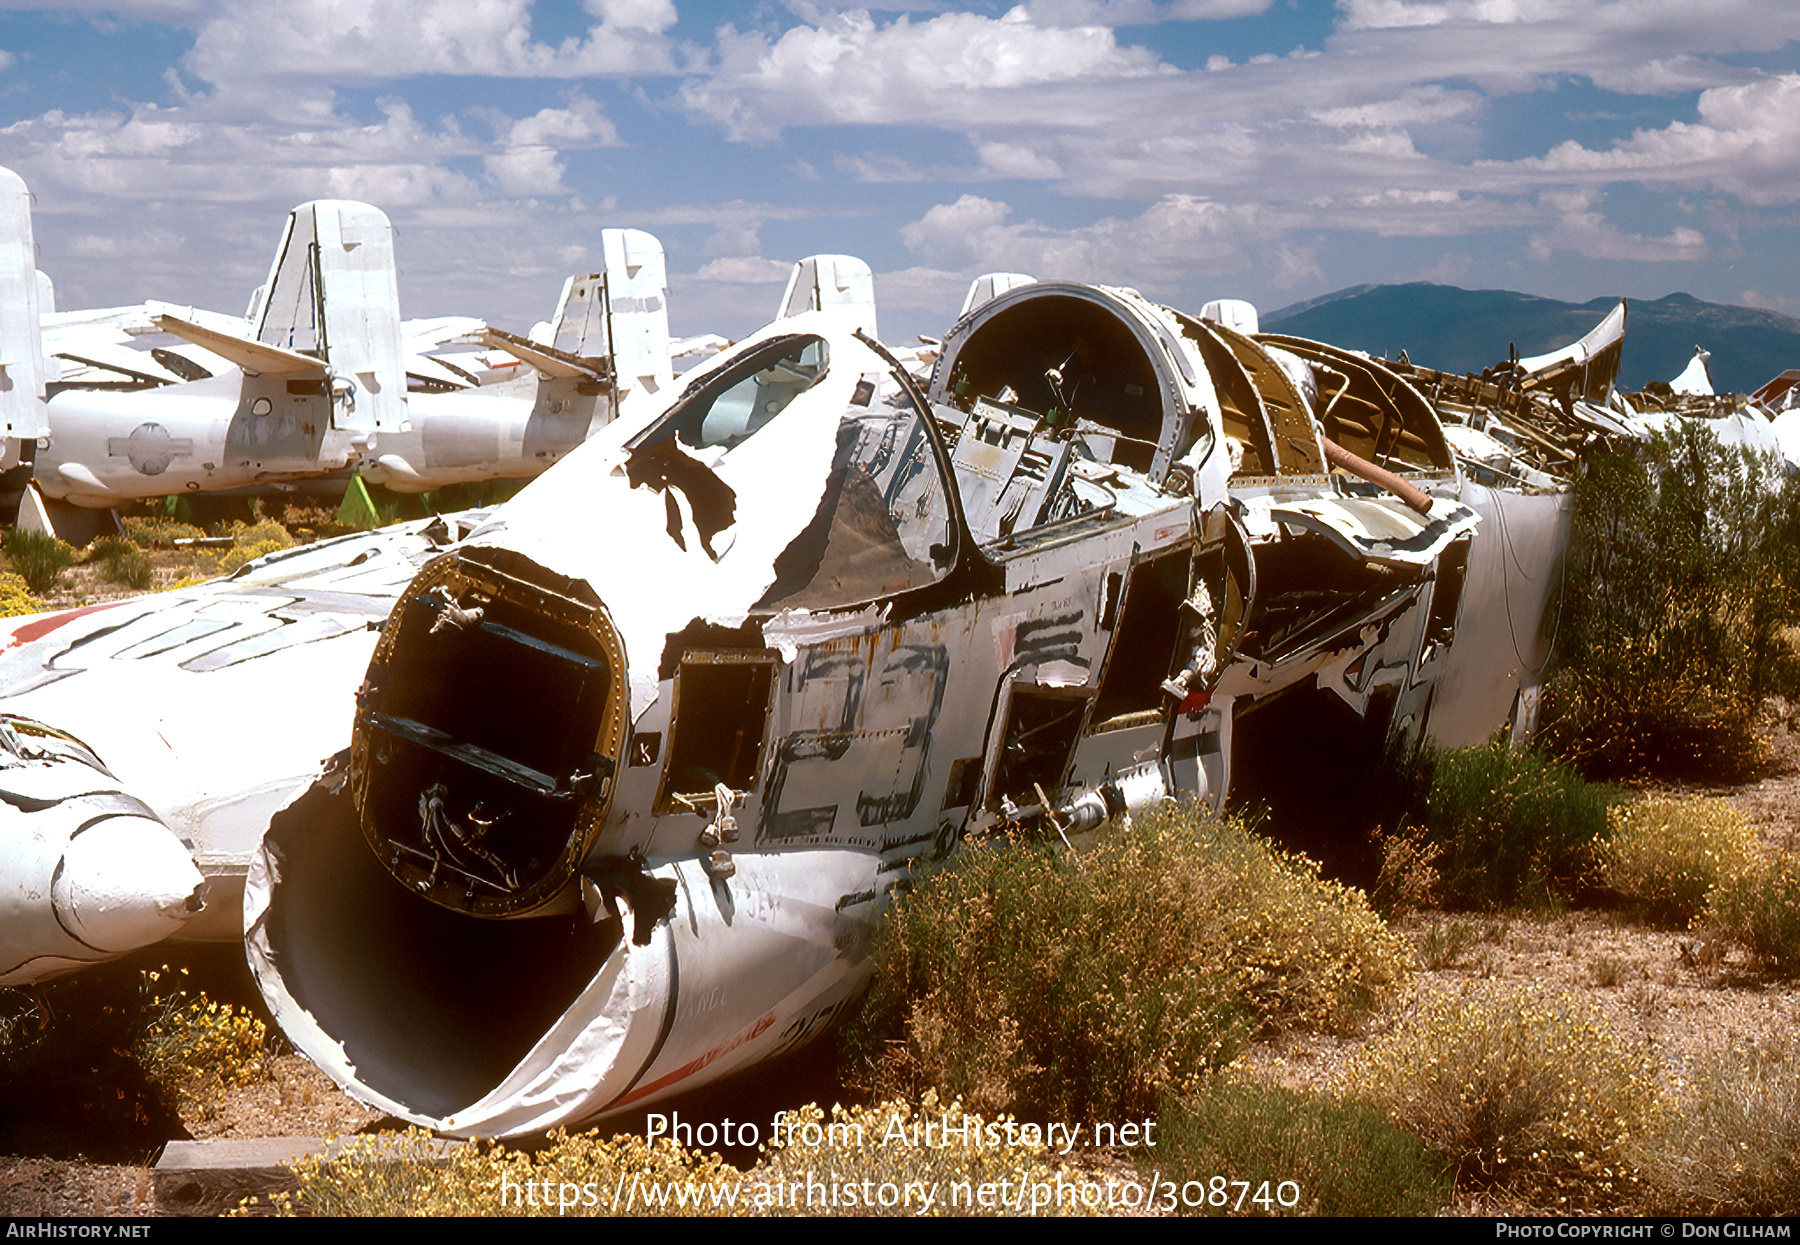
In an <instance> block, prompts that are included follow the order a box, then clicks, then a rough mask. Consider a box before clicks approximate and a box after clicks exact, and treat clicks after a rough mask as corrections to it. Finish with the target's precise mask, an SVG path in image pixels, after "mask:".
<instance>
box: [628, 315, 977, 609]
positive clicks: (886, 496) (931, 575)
mask: <svg viewBox="0 0 1800 1245" xmlns="http://www.w3.org/2000/svg"><path fill="white" fill-rule="evenodd" d="M829 368H830V352H829V348H828V344H827V342H826V341H825V340H824V339H823V338H820V337H815V336H810V335H801V334H795V335H790V336H786V337H777V338H773V339H771V340H770V341H769V342H767V343H766V344H765V345H764V346H763V347H761V348H760V349H757V350H754V351H751V352H750V353H748V354H746V355H745V356H744V357H743V358H742V359H740V360H738V361H737V362H735V363H733V364H731V365H730V366H729V367H727V368H725V369H723V370H722V371H720V372H718V373H717V374H715V375H713V376H710V377H708V378H707V379H706V380H705V381H704V382H703V383H701V384H700V385H699V386H698V387H696V388H694V389H691V390H690V391H689V392H688V393H686V394H684V395H683V396H682V399H681V400H680V401H679V402H677V403H676V404H675V406H674V407H673V408H671V409H670V411H669V414H668V416H667V417H666V418H664V419H663V420H660V421H658V422H657V423H656V424H655V425H654V426H652V427H651V428H648V429H646V430H645V431H644V432H643V433H642V434H640V435H639V437H638V438H637V439H636V440H635V441H634V443H632V445H631V450H632V452H633V453H632V458H633V464H634V465H633V467H632V476H633V482H634V483H648V484H652V485H661V484H664V483H667V484H669V485H672V486H674V487H675V488H678V489H679V490H680V491H681V492H682V493H683V494H684V495H685V496H686V498H687V500H688V503H689V507H690V510H691V512H692V513H693V515H694V517H695V519H696V521H697V523H698V526H699V527H700V529H701V533H702V538H703V541H705V542H709V543H707V548H708V550H709V552H710V551H711V549H712V545H711V543H710V542H711V540H712V538H713V535H714V534H715V533H716V532H719V531H723V530H724V529H725V528H726V527H728V526H730V524H731V523H733V522H736V523H754V522H757V521H758V520H759V519H760V518H762V513H761V511H762V509H763V508H762V507H759V506H757V505H754V504H752V503H753V499H752V498H751V497H749V496H748V495H747V494H748V493H749V491H750V489H751V488H752V487H757V488H761V487H765V486H768V487H774V488H779V489H784V490H787V491H789V492H791V491H792V490H793V489H794V488H798V487H801V486H802V483H803V482H801V481H798V480H779V479H775V480H771V479H769V478H767V470H766V468H765V471H764V472H763V473H759V478H758V479H757V480H756V482H755V485H754V486H753V485H751V483H750V482H749V481H747V480H746V479H745V478H744V475H743V472H742V471H741V470H740V471H735V472H734V471H731V470H729V469H728V468H727V466H726V463H727V460H729V462H730V463H731V464H732V465H734V466H736V465H738V456H739V454H738V451H739V447H740V446H742V447H746V450H745V451H744V452H753V451H752V450H751V448H750V447H754V448H755V449H756V450H761V449H764V448H765V447H763V446H762V445H760V444H759V443H758V434H759V433H761V432H762V430H763V429H765V428H772V427H776V426H780V427H784V428H791V427H793V426H794V425H792V424H790V423H789V422H788V421H787V420H782V419H781V417H782V416H783V415H784V414H785V413H788V412H789V411H792V412H793V414H794V416H796V417H799V418H801V419H804V420H805V425H804V426H805V429H806V433H805V435H807V436H808V437H813V436H819V435H833V436H835V446H834V451H833V454H832V458H831V466H830V471H829V474H828V476H827V478H826V480H825V483H824V488H823V492H822V495H821V498H820V502H819V506H818V508H817V510H816V511H815V512H814V513H813V514H812V516H811V517H810V520H809V521H808V522H807V523H806V525H805V527H804V528H802V529H801V531H800V532H799V533H798V534H797V535H796V536H795V537H794V538H793V539H792V540H791V541H790V542H789V543H788V544H787V546H786V548H785V549H784V550H783V551H782V552H781V554H780V555H779V556H778V557H776V559H775V563H774V570H775V582H774V583H773V584H772V585H771V586H770V588H769V589H768V591H767V592H766V593H765V594H764V596H763V597H762V599H761V600H760V601H758V602H757V603H756V605H755V608H756V609H757V610H759V611H762V610H771V611H772V610H782V609H811V610H821V609H839V608H845V607H849V606H855V605H860V604H863V603H865V602H869V601H874V600H879V599H881V598H884V597H889V596H892V595H894V594H895V593H899V592H904V591H906V590H908V589H912V588H919V587H924V586H925V585H927V584H930V583H933V582H935V581H936V580H937V579H939V578H941V577H942V576H943V575H944V574H945V573H946V572H948V571H949V569H950V566H951V563H952V561H953V560H954V555H955V539H954V536H953V534H952V524H951V522H950V518H949V506H948V504H947V502H946V500H945V488H944V481H945V474H944V471H943V468H942V467H941V466H940V464H939V462H938V456H937V454H936V453H935V451H934V450H933V448H932V443H931V439H930V435H929V433H928V431H927V428H926V425H925V422H924V421H925V419H926V418H927V416H926V415H925V414H924V413H923V412H922V411H921V410H920V409H919V408H918V407H917V406H916V405H915V404H914V403H913V401H912V400H911V399H910V398H909V397H908V396H907V390H906V388H905V386H903V385H901V384H900V383H899V379H898V377H895V376H892V375H889V374H887V373H885V372H870V373H864V374H863V375H862V376H860V377H858V378H856V383H855V385H854V387H853V389H852V390H851V392H850V394H849V395H848V402H847V403H846V404H845V405H844V406H843V408H842V410H841V412H840V413H839V414H838V416H837V418H836V421H835V430H834V432H832V433H825V432H824V429H825V428H826V427H829V426H830V424H829V423H828V421H827V420H825V419H823V418H820V416H821V415H822V414H823V412H822V411H821V410H820V409H819V408H818V407H816V406H813V405H809V403H816V402H839V401H842V400H843V399H842V398H841V397H838V396H836V395H838V394H839V393H841V386H827V385H822V384H821V382H822V381H824V379H825V377H826V376H827V374H828V372H829ZM802 408H804V409H805V412H806V414H804V415H802V414H801V411H802ZM770 435H787V434H785V433H784V434H776V433H771V434H770ZM811 444H816V443H811ZM721 451H723V453H721ZM815 461H817V460H815ZM705 462H711V463H712V464H713V466H712V467H707V466H704V465H703V463H705ZM721 473H723V474H725V475H728V476H730V477H731V478H732V479H734V480H735V481H736V482H737V483H738V488H737V489H733V488H732V487H731V486H730V485H728V484H726V483H725V482H724V480H722V479H721V478H720V475H721ZM740 494H746V495H744V496H740ZM707 516H715V517H712V518H710V519H708V520H707V521H705V522H699V521H700V520H702V519H705V518H707ZM718 556H719V557H721V558H723V557H728V556H729V554H728V552H727V551H726V550H725V549H724V547H723V545H722V544H721V548H720V553H719V555H718Z"/></svg>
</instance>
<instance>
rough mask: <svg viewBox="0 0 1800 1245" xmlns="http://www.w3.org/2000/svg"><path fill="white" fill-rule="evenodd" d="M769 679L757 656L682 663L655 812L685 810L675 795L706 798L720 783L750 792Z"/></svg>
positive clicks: (766, 664)
mask: <svg viewBox="0 0 1800 1245" xmlns="http://www.w3.org/2000/svg"><path fill="white" fill-rule="evenodd" d="M774 677H775V663H774V661H773V659H770V658H765V657H762V656H760V655H759V656H757V657H754V658H750V659H745V658H742V657H738V656H734V655H710V656H697V655H690V656H689V657H688V658H685V659H683V661H682V663H681V669H680V671H679V672H678V673H677V675H676V677H675V703H674V706H673V708H672V710H671V713H670V717H671V718H672V720H673V721H674V723H675V726H674V728H673V729H672V730H671V731H670V732H669V746H668V759H667V760H666V761H665V762H664V765H663V780H662V792H661V795H660V796H659V798H658V800H657V812H659V813H667V812H674V811H677V810H680V809H685V808H686V807H688V806H687V805H684V804H681V803H679V802H677V801H676V800H675V799H674V797H675V795H677V794H681V795H696V796H700V795H703V796H706V797H708V798H710V797H711V796H712V794H713V788H714V787H716V786H717V785H718V784H720V783H724V784H725V785H726V786H727V787H730V788H731V789H732V790H733V791H750V790H754V789H755V787H756V776H757V772H758V770H759V768H760V766H761V763H762V751H763V738H764V734H765V732H766V730H767V728H768V718H769V695H770V692H771V690H772V689H773V686H774Z"/></svg>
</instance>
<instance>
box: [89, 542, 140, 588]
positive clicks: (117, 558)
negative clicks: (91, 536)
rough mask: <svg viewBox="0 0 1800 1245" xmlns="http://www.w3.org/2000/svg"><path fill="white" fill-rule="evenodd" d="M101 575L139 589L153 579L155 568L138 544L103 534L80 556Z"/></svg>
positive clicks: (108, 579) (111, 580) (110, 580)
mask: <svg viewBox="0 0 1800 1245" xmlns="http://www.w3.org/2000/svg"><path fill="white" fill-rule="evenodd" d="M84 560H85V561H86V562H87V563H88V564H89V565H90V566H93V567H94V568H95V569H97V570H98V571H99V573H100V576H101V578H102V579H105V580H107V581H109V582H111V583H115V584H124V585H125V586H126V587H128V588H136V589H137V590H138V591H140V592H142V591H143V590H145V589H146V588H148V587H150V585H151V584H152V583H153V582H155V579H156V568H155V567H154V566H153V565H151V562H150V559H149V558H147V557H145V556H144V555H143V553H142V552H140V551H139V549H138V547H137V546H136V545H134V544H132V543H131V542H130V541H129V540H126V539H124V538H123V537H119V536H103V537H101V538H100V539H99V540H96V541H95V542H94V543H93V544H91V545H89V546H88V550H87V556H86V558H85V559H84Z"/></svg>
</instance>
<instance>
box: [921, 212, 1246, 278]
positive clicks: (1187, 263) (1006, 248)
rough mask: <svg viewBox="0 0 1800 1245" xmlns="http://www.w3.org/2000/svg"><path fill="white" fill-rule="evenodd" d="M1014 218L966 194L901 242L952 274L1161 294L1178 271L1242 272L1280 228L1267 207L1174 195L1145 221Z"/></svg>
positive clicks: (1146, 215) (928, 216) (1140, 218)
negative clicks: (1075, 224) (1125, 285)
mask: <svg viewBox="0 0 1800 1245" xmlns="http://www.w3.org/2000/svg"><path fill="white" fill-rule="evenodd" d="M1011 215H1012V208H1011V206H1010V205H1008V204H1006V203H1004V202H1000V201H997V200H993V199H985V198H982V197H981V196H979V195H963V196H962V197H961V198H959V199H957V200H956V202H954V203H941V204H938V205H937V206H935V207H933V208H931V209H930V210H929V211H927V212H926V213H925V214H924V216H922V217H920V218H919V219H918V220H916V221H913V222H912V223H911V224H908V225H905V226H903V227H902V228H901V230H900V238H901V241H902V242H904V243H905V244H906V246H907V249H909V250H911V251H912V252H913V253H914V254H916V255H918V256H919V257H920V258H921V259H922V260H924V261H925V263H926V264H928V265H930V266H931V267H933V268H936V269H941V270H946V271H951V272H963V273H970V274H973V273H977V272H989V271H1002V270H1005V271H1013V272H1029V273H1032V274H1034V275H1036V276H1038V277H1042V278H1061V279H1067V280H1075V281H1105V282H1108V283H1112V284H1117V283H1120V282H1130V283H1135V284H1141V285H1143V286H1145V287H1146V288H1156V287H1158V286H1162V285H1166V284H1167V283H1168V281H1169V280H1170V279H1171V275H1172V274H1175V273H1181V274H1191V273H1195V272H1229V271H1236V270H1239V269H1241V268H1242V267H1244V265H1245V264H1246V263H1247V262H1248V256H1247V254H1246V249H1245V248H1246V246H1247V245H1249V244H1251V243H1252V242H1255V241H1257V240H1259V239H1261V238H1263V237H1264V236H1265V233H1264V229H1265V226H1266V225H1268V224H1270V223H1272V222H1269V221H1267V220H1265V219H1264V214H1263V212H1262V210H1261V209H1260V208H1255V207H1243V206H1240V207H1228V206H1226V205H1224V204H1220V203H1213V202H1210V201H1208V200H1205V199H1201V198H1197V197H1194V196H1191V195H1168V196H1165V197H1164V198H1162V199H1160V200H1158V201H1157V202H1156V203H1153V204H1151V205H1150V206H1149V207H1148V208H1147V209H1145V211H1144V212H1143V213H1142V214H1141V215H1139V216H1137V217H1133V218H1117V217H1108V218H1106V219H1104V220H1100V221H1097V222H1095V223H1094V224H1093V225H1090V226H1086V227H1084V228H1078V229H1056V228H1052V227H1048V226H1044V225H1040V224H1038V223H1037V222H1036V221H1024V222H1020V223H1017V224H1014V223H1010V221H1009V218H1010V217H1011Z"/></svg>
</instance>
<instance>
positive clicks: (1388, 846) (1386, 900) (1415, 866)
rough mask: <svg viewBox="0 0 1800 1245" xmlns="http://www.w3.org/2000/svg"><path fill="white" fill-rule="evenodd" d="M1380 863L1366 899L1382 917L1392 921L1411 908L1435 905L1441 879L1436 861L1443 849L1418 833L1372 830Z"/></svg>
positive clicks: (1413, 909) (1416, 909) (1440, 856)
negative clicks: (1371, 888) (1373, 886)
mask: <svg viewBox="0 0 1800 1245" xmlns="http://www.w3.org/2000/svg"><path fill="white" fill-rule="evenodd" d="M1375 846H1376V849H1377V850H1378V851H1379V852H1380V853H1381V865H1380V869H1379V872H1378V873H1377V874H1376V878H1375V888H1374V889H1373V890H1371V891H1370V892H1369V902H1370V903H1371V904H1373V905H1374V907H1375V911H1377V912H1379V913H1380V914H1381V915H1382V917H1383V919H1385V920H1389V921H1392V920H1394V919H1395V918H1397V917H1402V916H1405V915H1407V914H1408V913H1411V912H1417V911H1420V910H1421V909H1425V908H1431V907H1434V906H1435V905H1436V904H1437V902H1438V887H1439V884H1440V881H1441V878H1440V875H1439V874H1438V870H1437V863H1438V861H1439V859H1440V858H1442V856H1443V854H1444V849H1443V848H1442V847H1439V846H1435V845H1433V844H1431V843H1427V842H1425V841H1424V839H1423V838H1422V837H1420V836H1417V835H1408V834H1405V833H1400V832H1396V833H1392V834H1388V833H1383V832H1382V831H1380V830H1377V831H1376V832H1375Z"/></svg>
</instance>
